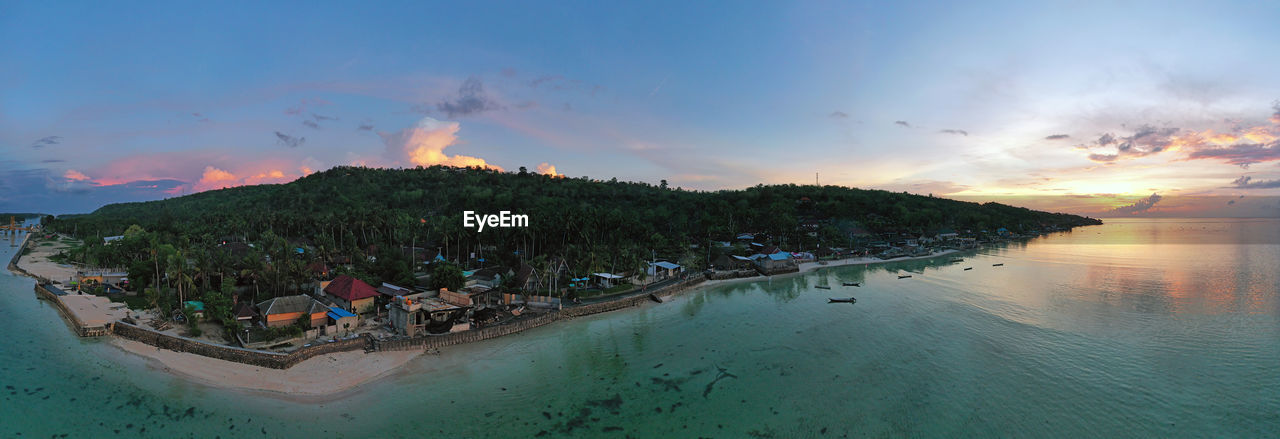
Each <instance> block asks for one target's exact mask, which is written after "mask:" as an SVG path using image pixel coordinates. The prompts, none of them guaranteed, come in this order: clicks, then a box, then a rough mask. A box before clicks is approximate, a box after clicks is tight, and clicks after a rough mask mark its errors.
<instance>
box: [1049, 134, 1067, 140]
mask: <svg viewBox="0 0 1280 439" xmlns="http://www.w3.org/2000/svg"><path fill="white" fill-rule="evenodd" d="M1068 138H1071V136H1069V135H1066V134H1052V135H1048V136H1044V140H1062V139H1068Z"/></svg>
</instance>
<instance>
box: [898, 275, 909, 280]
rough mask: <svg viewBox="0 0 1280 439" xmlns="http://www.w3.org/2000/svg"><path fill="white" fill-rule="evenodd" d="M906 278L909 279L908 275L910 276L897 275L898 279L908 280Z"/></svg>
mask: <svg viewBox="0 0 1280 439" xmlns="http://www.w3.org/2000/svg"><path fill="white" fill-rule="evenodd" d="M908 277H911V275H910V274H899V275H898V279H906V278H908Z"/></svg>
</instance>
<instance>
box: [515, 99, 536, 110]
mask: <svg viewBox="0 0 1280 439" xmlns="http://www.w3.org/2000/svg"><path fill="white" fill-rule="evenodd" d="M537 106H538V102H537V101H524V102H521V103H519V104H516V108H518V109H521V110H528V109H530V108H534V107H537Z"/></svg>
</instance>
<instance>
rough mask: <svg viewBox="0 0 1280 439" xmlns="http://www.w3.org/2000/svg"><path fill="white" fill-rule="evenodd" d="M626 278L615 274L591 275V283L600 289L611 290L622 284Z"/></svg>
mask: <svg viewBox="0 0 1280 439" xmlns="http://www.w3.org/2000/svg"><path fill="white" fill-rule="evenodd" d="M624 278H625V276H623V275H620V274H613V273H591V282H592V283H593V284H594V285H595V286H596V287H599V288H611V287H613V286H614V285H617V284H619V283H621V282H622V280H623V279H624Z"/></svg>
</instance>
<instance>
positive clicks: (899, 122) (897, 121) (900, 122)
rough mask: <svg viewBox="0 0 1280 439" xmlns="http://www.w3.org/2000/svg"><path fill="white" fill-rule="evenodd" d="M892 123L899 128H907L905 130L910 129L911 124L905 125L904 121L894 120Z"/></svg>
mask: <svg viewBox="0 0 1280 439" xmlns="http://www.w3.org/2000/svg"><path fill="white" fill-rule="evenodd" d="M893 123H895V124H897V125H900V126H904V127H907V128H911V124H909V123H907V121H905V120H895V121H893Z"/></svg>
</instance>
